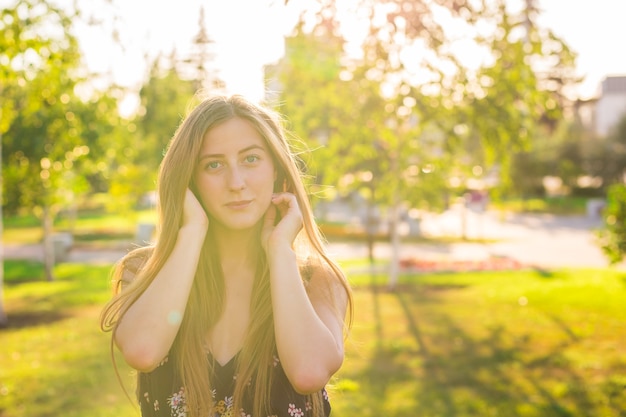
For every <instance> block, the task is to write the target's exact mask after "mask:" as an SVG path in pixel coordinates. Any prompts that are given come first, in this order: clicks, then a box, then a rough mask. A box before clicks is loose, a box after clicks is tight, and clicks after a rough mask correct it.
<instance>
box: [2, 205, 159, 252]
mask: <svg viewBox="0 0 626 417" xmlns="http://www.w3.org/2000/svg"><path fill="white" fill-rule="evenodd" d="M155 219H156V213H155V211H154V210H142V211H137V212H133V213H132V215H122V214H111V213H106V212H104V211H102V210H99V211H80V212H79V214H78V217H77V219H76V220H75V222H74V225H73V236H74V241H75V242H76V243H77V244H81V243H82V244H90V245H93V244H102V243H114V242H117V241H128V240H132V239H133V238H134V236H135V232H136V228H137V224H138V223H140V222H152V223H154V222H155ZM71 227H72V226H71V221H70V219H69V218H68V217H67V216H64V215H60V216H57V218H56V219H55V222H54V230H55V231H56V232H61V231H67V230H69V229H70V228H71ZM2 237H3V240H4V241H5V242H7V243H13V244H29V243H37V242H40V241H41V239H42V238H43V234H42V227H41V220H40V219H38V218H37V217H35V216H33V215H22V216H14V217H9V218H6V219H5V220H4V230H3V234H2Z"/></svg>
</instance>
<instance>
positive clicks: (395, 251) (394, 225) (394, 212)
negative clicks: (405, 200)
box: [389, 195, 400, 290]
mask: <svg viewBox="0 0 626 417" xmlns="http://www.w3.org/2000/svg"><path fill="white" fill-rule="evenodd" d="M399 211H400V204H399V203H398V196H397V195H395V196H394V198H393V205H392V206H391V212H390V216H389V236H390V239H391V260H390V265H389V289H390V290H394V289H395V288H396V285H397V284H398V277H399V275H400V233H399V231H398V223H399Z"/></svg>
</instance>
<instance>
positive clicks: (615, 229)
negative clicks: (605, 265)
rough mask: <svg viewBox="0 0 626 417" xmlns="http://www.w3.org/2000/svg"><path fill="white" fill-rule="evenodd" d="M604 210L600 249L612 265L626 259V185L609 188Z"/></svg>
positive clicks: (615, 185)
mask: <svg viewBox="0 0 626 417" xmlns="http://www.w3.org/2000/svg"><path fill="white" fill-rule="evenodd" d="M606 200H607V205H606V208H605V209H604V213H603V215H604V229H603V230H601V231H600V232H599V233H598V235H599V238H600V241H599V243H600V247H601V248H602V250H603V251H604V254H605V255H606V257H607V258H608V260H609V262H610V263H611V264H617V263H619V262H621V261H622V260H624V257H626V185H624V184H614V185H612V186H610V187H609V189H608V192H607V196H606Z"/></svg>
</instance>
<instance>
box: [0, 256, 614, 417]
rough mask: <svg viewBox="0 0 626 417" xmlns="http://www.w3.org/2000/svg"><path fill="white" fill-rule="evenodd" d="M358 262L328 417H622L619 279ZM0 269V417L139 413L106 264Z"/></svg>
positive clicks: (597, 273)
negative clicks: (109, 315) (103, 326)
mask: <svg viewBox="0 0 626 417" xmlns="http://www.w3.org/2000/svg"><path fill="white" fill-rule="evenodd" d="M362 265H363V263H362V262H358V261H357V262H349V263H348V262H346V263H344V267H345V268H346V271H347V272H348V274H349V276H350V279H351V281H352V282H353V285H354V301H355V316H354V324H353V327H352V330H351V334H350V337H349V339H348V341H347V346H346V360H345V362H344V365H343V367H342V369H341V371H340V372H339V373H338V375H337V376H336V377H335V378H334V379H333V381H332V382H333V384H332V387H331V388H330V395H331V398H332V404H333V410H334V411H333V414H332V415H333V416H335V417H348V416H355V415H358V416H371V417H374V416H376V417H378V416H390V417H396V416H398V417H399V416H403V417H405V416H437V417H447V416H450V417H452V416H454V417H465V416H505V417H508V416H537V417H539V416H542V417H543V416H548V417H549V416H623V415H625V414H624V410H626V358H624V356H623V355H622V354H621V352H623V351H624V350H625V349H626V326H625V324H624V323H626V321H625V319H626V312H625V309H624V308H623V305H624V301H623V300H624V299H625V298H626V277H625V275H624V273H623V272H621V273H620V272H618V271H612V270H559V271H554V272H549V271H515V272H497V273H496V272H482V273H462V274H430V275H415V274H412V275H405V276H403V277H402V279H401V281H400V284H399V285H398V287H397V288H396V290H395V291H389V290H388V289H387V287H386V285H385V281H384V280H385V277H384V276H383V275H373V276H370V275H369V274H367V273H363V272H361V271H363V270H364V268H363V267H362ZM352 270H353V271H355V272H354V273H352V272H351V271H352ZM5 271H6V285H5V304H6V307H7V310H8V313H9V318H10V320H11V323H12V324H11V326H10V327H9V328H8V329H3V330H0V340H1V343H0V344H1V346H2V349H1V350H0V416H2V417H27V416H28V417H35V416H36V417H44V416H58V415H63V416H76V417H78V416H81V417H82V416H84V417H87V416H111V415H124V416H132V415H139V414H138V411H137V410H136V408H135V407H134V406H133V405H132V404H131V403H130V402H129V400H128V399H127V398H126V397H125V395H124V391H123V390H122V389H121V388H120V386H119V384H118V382H117V380H116V375H115V372H114V371H113V368H112V366H111V361H110V356H109V335H108V334H103V333H101V332H100V330H99V328H98V315H99V312H100V308H101V306H102V304H103V303H104V302H105V301H106V300H107V299H108V297H109V271H110V267H108V266H92V265H80V264H61V265H59V266H57V268H56V271H55V272H56V275H57V281H55V282H52V283H48V282H43V281H41V277H42V276H43V273H42V270H41V266H40V265H39V264H36V263H28V262H16V261H9V262H7V263H6V265H5ZM118 361H119V357H118ZM120 373H121V375H122V379H123V381H124V383H125V386H126V388H127V390H128V391H129V392H131V393H132V391H133V376H132V375H131V371H130V370H129V369H128V368H127V367H125V366H124V365H123V364H120Z"/></svg>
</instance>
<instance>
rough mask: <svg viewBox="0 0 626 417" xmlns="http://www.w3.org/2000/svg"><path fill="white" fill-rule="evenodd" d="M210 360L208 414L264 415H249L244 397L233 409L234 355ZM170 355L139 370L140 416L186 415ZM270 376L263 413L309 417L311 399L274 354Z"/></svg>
mask: <svg viewBox="0 0 626 417" xmlns="http://www.w3.org/2000/svg"><path fill="white" fill-rule="evenodd" d="M209 360H211V361H213V364H214V370H215V371H214V375H213V377H212V378H211V384H212V386H213V387H214V389H213V391H212V392H211V395H212V397H213V401H214V407H213V412H212V414H211V416H210V417H266V416H251V414H250V413H251V412H252V403H251V401H250V399H244V401H243V409H241V410H239V411H237V412H235V410H233V391H234V389H235V381H236V379H237V374H236V367H237V355H236V356H235V357H234V358H232V359H231V360H230V361H229V362H228V363H226V364H225V365H220V364H219V363H218V362H217V361H215V360H213V359H212V357H211V356H210V355H209ZM173 362H174V361H173V359H172V358H171V357H166V358H165V359H164V360H163V361H162V362H161V363H160V364H159V366H158V367H157V368H155V369H154V370H153V371H152V372H149V373H139V379H138V385H137V394H138V397H139V403H140V405H141V415H142V417H186V416H187V406H186V403H185V389H184V387H183V386H182V384H181V383H180V378H179V377H178V376H177V372H176V367H175V365H174V363H173ZM273 366H274V368H273V369H274V377H273V385H272V389H271V399H270V405H271V409H272V414H271V416H267V417H309V416H311V414H312V412H311V403H310V401H309V399H308V397H307V396H305V395H301V394H298V393H297V392H296V391H295V390H294V389H293V386H292V385H291V383H290V382H289V380H288V379H287V376H286V375H285V372H284V371H283V368H282V366H281V364H280V360H279V359H278V357H276V356H274V363H273ZM322 395H323V399H324V415H325V416H329V415H330V402H329V401H328V394H327V392H326V390H322Z"/></svg>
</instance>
